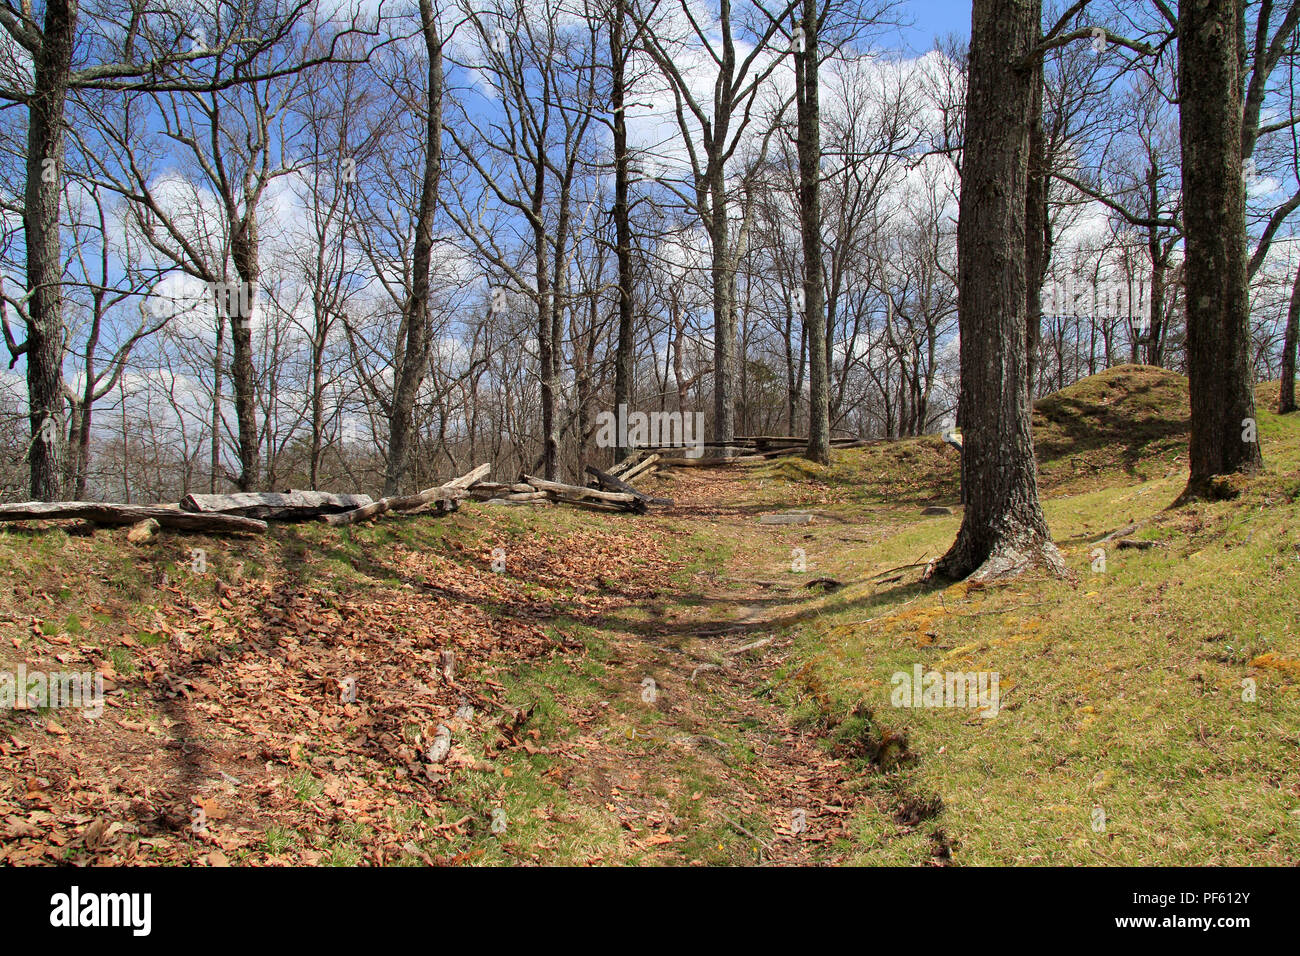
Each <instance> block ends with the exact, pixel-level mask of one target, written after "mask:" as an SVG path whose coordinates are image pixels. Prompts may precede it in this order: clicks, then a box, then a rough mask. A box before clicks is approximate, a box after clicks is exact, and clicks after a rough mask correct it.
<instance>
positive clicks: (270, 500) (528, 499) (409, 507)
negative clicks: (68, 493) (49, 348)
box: [0, 455, 672, 540]
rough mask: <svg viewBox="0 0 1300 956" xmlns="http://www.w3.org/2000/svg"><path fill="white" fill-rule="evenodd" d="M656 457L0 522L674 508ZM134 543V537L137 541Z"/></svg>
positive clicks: (246, 527) (32, 508) (329, 518)
mask: <svg viewBox="0 0 1300 956" xmlns="http://www.w3.org/2000/svg"><path fill="white" fill-rule="evenodd" d="M657 462H658V456H657V455H651V456H649V457H648V458H641V457H640V456H639V455H637V456H632V458H630V459H628V460H625V461H623V462H620V463H619V465H618V466H616V467H615V468H614V469H611V470H610V471H609V472H602V471H600V470H599V469H597V468H594V467H593V468H588V469H587V471H588V473H589V474H590V475H591V476H592V477H593V479H594V481H593V485H592V486H591V487H583V486H581V485H569V484H565V483H563V482H559V481H548V480H546V479H544V478H537V477H534V476H532V475H523V476H521V477H520V479H519V481H517V482H512V483H509V484H501V483H496V482H489V481H487V480H486V478H487V476H488V474H489V473H490V472H491V470H492V466H491V465H489V464H483V465H479V466H478V467H477V468H475V469H473V470H472V471H469V472H466V473H465V474H463V475H461V476H460V477H459V478H454V479H452V480H451V481H448V482H446V483H445V484H441V485H437V486H435V487H433V488H426V489H425V490H424V491H420V492H417V493H415V494H412V495H395V496H390V497H386V498H380V499H378V500H375V499H372V498H371V497H370V496H369V495H343V494H333V493H331V492H326V491H283V492H241V493H238V494H230V495H202V494H192V495H186V496H185V497H184V498H183V499H182V500H181V501H180V502H179V503H176V504H153V505H133V504H115V503H111V502H98V501H25V502H20V503H18V504H6V505H0V522H7V521H40V520H60V519H80V520H82V521H86V522H89V523H90V524H92V525H107V526H114V525H133V526H136V527H139V528H141V529H142V530H144V531H146V532H148V531H150V529H152V530H157V529H158V528H170V529H173V530H178V531H193V532H199V533H210V534H226V533H249V534H261V533H264V532H265V531H266V530H267V528H268V526H269V525H268V522H271V521H308V520H319V521H323V522H325V523H326V524H328V525H331V526H333V527H345V526H348V525H353V524H357V523H359V522H362V521H369V520H372V519H375V518H380V517H383V516H384V515H390V514H401V515H414V514H421V513H436V514H448V513H450V512H453V511H456V510H457V509H458V508H459V507H460V502H461V501H463V500H464V499H466V498H473V499H476V500H480V501H491V502H494V503H507V504H522V503H543V502H545V503H555V504H568V505H574V506H577V507H581V508H588V509H593V510H597V511H625V512H631V513H633V514H645V512H646V510H647V508H648V507H650V506H651V505H671V504H672V501H671V500H670V499H667V498H655V497H651V496H649V495H646V494H643V493H642V492H640V491H638V490H637V489H636V488H634V487H633V486H632V485H631V483H630V482H631V481H632V480H633V479H634V478H637V477H642V476H645V475H648V474H651V473H653V469H654V467H655V466H656V464H657ZM133 540H134V539H133Z"/></svg>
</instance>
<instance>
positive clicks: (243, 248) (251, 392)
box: [218, 208, 261, 491]
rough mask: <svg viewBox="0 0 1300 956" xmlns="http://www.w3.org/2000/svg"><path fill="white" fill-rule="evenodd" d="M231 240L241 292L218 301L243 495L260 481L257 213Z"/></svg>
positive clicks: (238, 223)
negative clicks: (226, 335)
mask: <svg viewBox="0 0 1300 956" xmlns="http://www.w3.org/2000/svg"><path fill="white" fill-rule="evenodd" d="M231 221H232V222H233V223H234V224H235V232H234V235H233V236H231V239H230V259H231V262H233V263H234V266H235V273H236V274H237V275H238V276H239V288H238V289H237V290H233V291H232V290H230V289H223V290H221V291H220V292H219V294H218V299H220V300H222V304H224V305H225V306H226V308H225V309H224V310H223V311H225V313H226V314H227V315H228V316H229V317H230V346H231V362H230V378H231V382H232V384H233V385H234V389H235V420H236V422H237V423H238V430H239V481H238V482H237V484H238V485H239V490H240V491H253V490H254V489H255V488H256V486H257V483H258V480H259V478H260V475H259V473H258V472H259V468H258V444H257V370H256V369H255V368H254V367H253V315H252V313H253V311H254V309H255V308H256V305H255V303H256V302H257V298H258V294H257V287H258V283H259V281H260V280H261V265H260V263H259V261H258V247H257V244H258V237H257V212H256V210H255V209H252V208H248V209H246V210H244V215H243V217H242V218H241V219H236V218H235V217H234V216H232V217H231Z"/></svg>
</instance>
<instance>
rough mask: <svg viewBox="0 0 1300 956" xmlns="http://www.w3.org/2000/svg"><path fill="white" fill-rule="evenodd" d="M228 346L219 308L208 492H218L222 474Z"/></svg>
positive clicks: (224, 324) (224, 323)
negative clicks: (223, 393)
mask: <svg viewBox="0 0 1300 956" xmlns="http://www.w3.org/2000/svg"><path fill="white" fill-rule="evenodd" d="M225 347H226V322H225V319H223V318H222V316H221V310H220V309H218V310H217V346H216V351H215V352H214V353H213V359H212V452H211V462H210V464H209V468H208V492H209V493H210V494H214V495H215V494H216V493H217V480H218V478H219V477H220V475H221V378H222V375H221V373H222V366H221V358H222V356H221V353H222V352H223V351H224V349H225Z"/></svg>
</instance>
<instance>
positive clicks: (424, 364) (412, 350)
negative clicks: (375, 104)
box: [384, 0, 443, 495]
mask: <svg viewBox="0 0 1300 956" xmlns="http://www.w3.org/2000/svg"><path fill="white" fill-rule="evenodd" d="M420 29H421V32H422V33H423V35H424V48H425V52H426V54H427V55H428V58H429V67H428V84H429V89H428V102H427V104H426V109H427V113H426V116H425V143H424V174H423V183H422V186H421V192H420V206H419V210H418V211H417V213H416V227H415V246H414V249H413V250H412V253H411V291H410V294H409V295H408V296H407V299H406V303H405V305H404V307H403V309H402V327H401V329H400V330H399V333H398V335H399V338H400V339H401V342H400V346H399V348H400V351H401V364H400V365H399V367H398V369H397V379H396V381H395V382H394V383H393V404H392V413H391V415H390V417H389V422H388V463H387V466H386V468H385V470H384V494H385V495H395V494H396V493H397V491H398V490H399V488H400V487H401V484H402V479H403V478H404V477H405V476H406V469H407V465H408V463H409V459H410V454H411V444H412V432H413V431H414V422H413V416H414V412H415V400H416V398H417V396H418V395H419V392H420V386H421V384H423V382H424V376H425V372H426V370H427V369H428V365H429V349H430V347H431V345H432V340H431V331H430V328H429V270H430V268H431V266H432V262H433V219H434V214H435V212H436V211H437V205H438V180H439V174H440V172H441V170H442V87H443V76H442V40H441V38H440V37H439V36H438V23H437V18H436V15H435V13H434V10H433V4H432V2H431V0H420Z"/></svg>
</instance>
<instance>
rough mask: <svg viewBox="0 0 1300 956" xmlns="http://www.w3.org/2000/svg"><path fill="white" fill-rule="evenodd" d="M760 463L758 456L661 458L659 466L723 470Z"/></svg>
mask: <svg viewBox="0 0 1300 956" xmlns="http://www.w3.org/2000/svg"><path fill="white" fill-rule="evenodd" d="M746 460H748V461H759V460H761V459H759V458H757V457H756V456H750V457H749V458H748V459H746V458H660V459H659V464H660V465H661V466H663V467H665V468H723V467H725V466H727V465H735V464H738V463H740V462H743V461H746Z"/></svg>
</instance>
